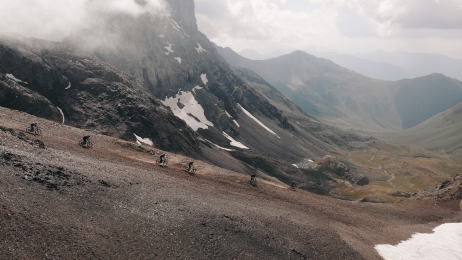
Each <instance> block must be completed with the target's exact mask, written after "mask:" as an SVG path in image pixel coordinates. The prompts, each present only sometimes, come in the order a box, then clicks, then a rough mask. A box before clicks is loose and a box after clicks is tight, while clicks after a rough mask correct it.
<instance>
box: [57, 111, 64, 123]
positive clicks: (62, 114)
mask: <svg viewBox="0 0 462 260" xmlns="http://www.w3.org/2000/svg"><path fill="white" fill-rule="evenodd" d="M56 108H57V109H58V110H59V113H61V116H62V117H63V122H62V123H61V124H63V125H64V113H63V111H62V110H61V108H59V107H56Z"/></svg>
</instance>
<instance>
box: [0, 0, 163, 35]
mask: <svg viewBox="0 0 462 260" xmlns="http://www.w3.org/2000/svg"><path fill="white" fill-rule="evenodd" d="M0 7H1V8H0V17H1V19H0V34H3V33H16V34H20V35H23V36H26V37H35V38H41V39H47V40H54V41H60V40H62V39H64V38H65V37H67V36H69V34H70V33H71V31H72V30H73V29H74V28H84V27H88V25H91V24H92V23H93V22H94V21H95V20H98V19H99V18H102V17H105V16H106V15H109V14H127V15H130V16H134V17H136V16H139V15H142V14H146V13H149V14H152V15H155V16H163V15H168V10H169V9H168V8H167V7H168V5H167V3H166V2H165V0H59V1H53V0H14V1H11V0H0Z"/></svg>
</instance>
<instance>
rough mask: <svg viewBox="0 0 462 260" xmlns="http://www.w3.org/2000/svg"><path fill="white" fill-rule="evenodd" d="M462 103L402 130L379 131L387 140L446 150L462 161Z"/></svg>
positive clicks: (382, 137)
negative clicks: (391, 131) (393, 131)
mask: <svg viewBox="0 0 462 260" xmlns="http://www.w3.org/2000/svg"><path fill="white" fill-rule="evenodd" d="M461 130H462V103H460V104H458V105H456V106H454V107H453V108H451V109H449V110H447V111H444V112H442V113H440V114H438V115H436V116H434V117H432V118H430V119H428V120H426V121H425V122H423V123H421V124H419V125H417V126H414V127H412V128H409V129H407V130H405V131H402V132H395V133H377V134H376V135H377V136H378V137H379V138H380V139H383V140H385V141H387V142H390V143H396V144H404V145H414V146H420V147H423V148H425V149H428V150H432V151H437V152H446V153H448V154H451V155H452V157H453V158H454V159H455V160H456V161H459V162H462V150H461V149H462V134H461Z"/></svg>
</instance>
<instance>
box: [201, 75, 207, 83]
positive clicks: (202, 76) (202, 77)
mask: <svg viewBox="0 0 462 260" xmlns="http://www.w3.org/2000/svg"><path fill="white" fill-rule="evenodd" d="M201 79H202V82H204V85H207V83H208V82H209V80H208V79H207V74H205V73H204V74H201Z"/></svg>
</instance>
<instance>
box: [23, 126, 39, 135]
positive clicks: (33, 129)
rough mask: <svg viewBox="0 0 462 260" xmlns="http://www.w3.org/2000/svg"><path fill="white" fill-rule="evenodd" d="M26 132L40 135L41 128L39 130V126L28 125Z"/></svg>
mask: <svg viewBox="0 0 462 260" xmlns="http://www.w3.org/2000/svg"><path fill="white" fill-rule="evenodd" d="M26 132H27V133H29V134H34V135H41V134H42V130H40V128H38V126H36V127H33V128H32V127H30V126H29V127H28V128H26Z"/></svg>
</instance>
